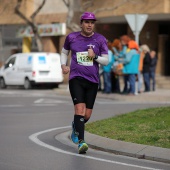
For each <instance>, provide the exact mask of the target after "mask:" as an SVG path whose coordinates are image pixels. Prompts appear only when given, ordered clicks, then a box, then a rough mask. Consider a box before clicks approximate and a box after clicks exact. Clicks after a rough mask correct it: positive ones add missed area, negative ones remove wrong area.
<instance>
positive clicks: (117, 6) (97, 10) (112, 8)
mask: <svg viewBox="0 0 170 170" xmlns="http://www.w3.org/2000/svg"><path fill="white" fill-rule="evenodd" d="M127 1H129V0H123V1H122V2H120V3H119V4H117V5H116V6H114V7H110V8H99V9H96V10H95V11H93V13H95V14H96V13H98V12H101V11H110V10H115V9H117V8H119V7H120V6H122V5H124V4H125V3H126V2H127Z"/></svg>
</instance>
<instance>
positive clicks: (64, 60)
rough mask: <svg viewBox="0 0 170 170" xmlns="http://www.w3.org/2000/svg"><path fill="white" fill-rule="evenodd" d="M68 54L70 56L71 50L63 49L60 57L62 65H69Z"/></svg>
mask: <svg viewBox="0 0 170 170" xmlns="http://www.w3.org/2000/svg"><path fill="white" fill-rule="evenodd" d="M68 54H69V50H66V49H64V48H62V50H61V55H60V63H61V65H66V64H67V59H68Z"/></svg>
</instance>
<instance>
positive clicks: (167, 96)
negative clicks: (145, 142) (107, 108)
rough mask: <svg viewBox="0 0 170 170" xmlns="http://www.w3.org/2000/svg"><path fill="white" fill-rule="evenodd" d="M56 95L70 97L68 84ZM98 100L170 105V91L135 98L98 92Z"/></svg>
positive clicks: (144, 94) (157, 90)
mask: <svg viewBox="0 0 170 170" xmlns="http://www.w3.org/2000/svg"><path fill="white" fill-rule="evenodd" d="M54 91H55V92H56V94H60V95H70V94H69V89H68V85H67V84H61V85H59V88H57V89H54ZM97 98H103V99H111V100H116V101H126V102H141V103H146V102H147V103H150V102H151V103H153V102H156V103H157V102H158V103H167V104H170V89H156V91H154V92H147V93H140V94H138V95H135V96H128V95H121V94H117V93H111V94H103V93H102V92H98V94H97Z"/></svg>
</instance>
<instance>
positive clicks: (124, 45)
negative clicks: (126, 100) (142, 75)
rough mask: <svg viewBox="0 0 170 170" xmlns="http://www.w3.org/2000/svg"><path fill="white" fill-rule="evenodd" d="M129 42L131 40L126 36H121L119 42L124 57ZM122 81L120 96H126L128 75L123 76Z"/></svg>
mask: <svg viewBox="0 0 170 170" xmlns="http://www.w3.org/2000/svg"><path fill="white" fill-rule="evenodd" d="M130 40H131V38H130V37H129V36H128V35H122V36H121V37H120V42H121V44H122V54H123V55H126V53H127V50H129V49H128V43H129V41H130ZM121 58H125V57H121ZM121 58H120V59H121ZM123 80H124V88H123V92H122V94H128V93H129V83H128V74H124V76H123Z"/></svg>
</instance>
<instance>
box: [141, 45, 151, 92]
mask: <svg viewBox="0 0 170 170" xmlns="http://www.w3.org/2000/svg"><path fill="white" fill-rule="evenodd" d="M141 50H142V51H143V52H144V58H143V69H142V73H143V79H144V86H145V89H144V92H149V91H150V77H149V73H150V66H151V57H150V49H149V47H148V45H146V44H143V45H141Z"/></svg>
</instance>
